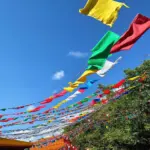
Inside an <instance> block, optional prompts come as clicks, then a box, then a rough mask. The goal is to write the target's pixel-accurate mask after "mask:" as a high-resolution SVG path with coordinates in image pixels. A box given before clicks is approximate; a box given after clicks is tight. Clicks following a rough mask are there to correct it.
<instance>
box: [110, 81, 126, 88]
mask: <svg viewBox="0 0 150 150" xmlns="http://www.w3.org/2000/svg"><path fill="white" fill-rule="evenodd" d="M124 83H125V80H124V79H123V80H121V81H119V82H118V83H116V84H115V85H114V86H113V87H112V88H119V87H120V86H122V85H123V84H124Z"/></svg>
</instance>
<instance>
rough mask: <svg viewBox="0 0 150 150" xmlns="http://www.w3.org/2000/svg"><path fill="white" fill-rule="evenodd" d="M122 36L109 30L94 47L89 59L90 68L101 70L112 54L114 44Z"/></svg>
mask: <svg viewBox="0 0 150 150" xmlns="http://www.w3.org/2000/svg"><path fill="white" fill-rule="evenodd" d="M119 38H120V36H119V35H117V34H116V33H114V32H111V31H108V32H107V33H106V34H105V35H104V36H103V38H102V39H101V40H100V41H99V42H98V43H97V45H96V46H95V47H94V48H93V49H92V56H91V57H90V58H89V60H88V68H87V69H89V70H100V69H102V67H103V66H104V64H105V61H106V60H107V58H108V57H109V55H110V50H111V48H112V46H113V45H114V44H115V43H116V42H117V41H118V40H119Z"/></svg>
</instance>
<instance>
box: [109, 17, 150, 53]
mask: <svg viewBox="0 0 150 150" xmlns="http://www.w3.org/2000/svg"><path fill="white" fill-rule="evenodd" d="M149 28H150V18H148V17H146V16H143V15H141V14H138V15H137V16H136V17H135V18H134V20H133V22H132V23H131V25H130V27H129V29H128V30H127V31H126V32H125V33H124V34H123V35H122V36H121V38H120V39H119V41H118V42H117V43H116V44H115V45H114V46H113V47H112V49H111V51H110V52H111V53H115V52H119V51H122V50H129V49H131V48H132V46H133V45H134V44H135V42H136V41H137V40H138V39H139V38H140V37H141V36H142V35H143V34H144V33H145V32H146V31H147V30H148V29H149Z"/></svg>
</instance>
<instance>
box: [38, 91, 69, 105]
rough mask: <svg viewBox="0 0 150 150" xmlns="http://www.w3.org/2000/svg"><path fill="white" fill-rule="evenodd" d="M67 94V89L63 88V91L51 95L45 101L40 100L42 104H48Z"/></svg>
mask: <svg viewBox="0 0 150 150" xmlns="http://www.w3.org/2000/svg"><path fill="white" fill-rule="evenodd" d="M65 94H67V91H66V90H62V91H61V92H59V93H56V94H54V95H53V96H50V97H49V98H47V99H45V100H44V101H42V102H40V104H48V103H50V102H52V101H53V100H54V99H56V98H59V97H62V96H64V95H65Z"/></svg>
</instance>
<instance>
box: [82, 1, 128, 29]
mask: <svg viewBox="0 0 150 150" xmlns="http://www.w3.org/2000/svg"><path fill="white" fill-rule="evenodd" d="M122 6H125V7H127V8H128V6H127V5H125V4H124V3H121V2H116V1H114V0H88V1H87V3H86V5H85V6H84V8H82V9H80V10H79V12H80V13H81V14H84V15H87V16H91V17H93V18H95V19H97V20H99V21H101V22H103V23H104V24H106V25H108V26H110V27H112V25H113V23H114V22H115V21H116V19H117V17H118V13H119V10H120V9H121V7H122Z"/></svg>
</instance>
